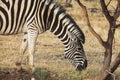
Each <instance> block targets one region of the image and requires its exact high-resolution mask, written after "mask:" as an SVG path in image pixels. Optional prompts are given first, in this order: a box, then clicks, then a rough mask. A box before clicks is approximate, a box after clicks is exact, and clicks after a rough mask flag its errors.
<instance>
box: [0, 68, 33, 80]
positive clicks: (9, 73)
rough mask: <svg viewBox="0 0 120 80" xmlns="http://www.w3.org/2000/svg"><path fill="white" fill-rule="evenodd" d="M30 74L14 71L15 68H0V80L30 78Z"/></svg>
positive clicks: (24, 79) (24, 71)
mask: <svg viewBox="0 0 120 80" xmlns="http://www.w3.org/2000/svg"><path fill="white" fill-rule="evenodd" d="M30 78H31V74H30V73H29V72H28V71H26V70H22V71H16V69H7V70H0V80H30Z"/></svg>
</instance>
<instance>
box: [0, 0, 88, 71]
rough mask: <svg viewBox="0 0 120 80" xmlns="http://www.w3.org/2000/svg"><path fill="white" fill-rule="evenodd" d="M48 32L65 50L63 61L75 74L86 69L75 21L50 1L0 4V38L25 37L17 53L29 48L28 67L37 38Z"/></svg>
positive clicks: (18, 0) (81, 37)
mask: <svg viewBox="0 0 120 80" xmlns="http://www.w3.org/2000/svg"><path fill="white" fill-rule="evenodd" d="M46 30H50V31H51V32H52V33H53V34H55V35H56V36H57V37H58V38H59V39H60V40H61V41H62V42H63V44H64V46H65V58H67V59H69V60H70V61H71V63H72V64H73V65H74V66H75V67H76V69H78V70H82V69H85V68H86V67H87V60H86V56H85V52H84V49H83V46H82V44H83V43H84V42H85V37H84V34H83V32H82V31H81V29H80V28H79V27H78V25H77V24H76V23H75V21H74V20H73V19H72V18H71V17H70V16H69V15H68V14H66V12H65V10H64V9H63V8H62V7H61V6H60V5H59V4H58V3H56V2H53V1H52V0H0V34H1V35H11V34H18V33H24V37H23V41H22V44H21V49H20V53H21V54H22V55H23V54H24V52H25V50H26V48H27V45H28V48H29V58H30V59H29V64H30V65H31V66H33V65H34V63H33V58H34V57H33V54H34V52H35V50H34V49H35V42H36V39H37V36H38V34H40V33H43V32H45V31H46Z"/></svg>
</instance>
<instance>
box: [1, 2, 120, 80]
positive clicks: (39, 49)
mask: <svg viewBox="0 0 120 80" xmlns="http://www.w3.org/2000/svg"><path fill="white" fill-rule="evenodd" d="M84 4H85V5H86V6H87V8H93V7H96V8H99V9H100V5H99V3H95V2H84ZM78 10H79V11H78ZM67 12H68V13H69V14H70V15H71V16H72V17H73V18H74V19H75V21H76V22H77V23H78V25H80V28H81V29H82V30H83V32H84V33H85V36H86V43H85V44H84V48H85V52H86V55H87V58H88V63H89V64H88V68H87V69H86V70H85V71H83V72H81V73H79V72H76V71H75V70H74V67H73V66H72V65H71V63H69V61H68V60H65V59H64V46H63V44H62V43H61V42H60V40H59V39H57V38H56V36H54V35H53V34H52V33H50V32H49V31H47V32H45V33H44V34H41V35H39V37H38V39H37V43H36V53H35V65H36V67H38V68H45V69H46V70H48V71H50V73H51V74H50V75H51V77H54V78H55V77H56V80H80V79H83V78H89V77H94V76H95V75H97V74H98V72H99V70H100V68H101V66H102V62H103V53H104V48H103V47H101V45H100V44H99V42H98V41H97V39H96V38H95V37H94V36H93V35H92V34H91V33H90V32H89V30H88V27H87V25H86V23H85V18H84V17H83V16H84V15H83V12H82V10H81V9H80V7H79V6H77V3H76V2H74V0H73V8H68V9H67ZM89 16H90V21H91V24H92V26H93V28H94V29H95V31H96V32H97V33H99V34H100V35H101V36H102V38H103V39H104V40H106V38H107V31H108V26H109V25H108V22H107V21H106V19H105V17H104V16H103V14H102V12H99V13H91V12H89ZM118 23H120V19H118ZM119 32H120V30H119V29H118V30H117V31H116V34H115V43H114V47H113V52H114V53H119V52H120V39H119V37H120V34H119ZM21 39H22V34H19V35H13V36H0V65H1V66H0V67H9V68H11V67H15V62H16V61H17V59H18V58H19V54H18V53H19V47H20V42H21ZM26 56H27V52H26ZM26 58H27V57H25V58H24V66H25V67H27V60H26ZM116 73H117V74H119V73H120V69H118V70H117V72H116Z"/></svg>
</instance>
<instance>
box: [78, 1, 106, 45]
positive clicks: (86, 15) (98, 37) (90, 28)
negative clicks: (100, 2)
mask: <svg viewBox="0 0 120 80" xmlns="http://www.w3.org/2000/svg"><path fill="white" fill-rule="evenodd" d="M76 1H77V3H78V4H79V6H80V7H81V8H82V9H83V11H84V14H85V17H86V19H87V25H88V27H89V30H90V32H91V33H92V34H93V35H94V36H95V37H96V38H97V39H98V41H99V42H100V44H101V45H102V46H103V47H105V46H106V44H105V42H104V41H103V39H102V38H101V37H100V35H99V34H97V33H96V32H95V30H94V29H93V28H92V26H91V23H90V20H89V17H88V13H87V9H86V6H84V5H83V4H82V3H81V2H80V0H76Z"/></svg>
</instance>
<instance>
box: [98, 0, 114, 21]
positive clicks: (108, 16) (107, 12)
mask: <svg viewBox="0 0 120 80" xmlns="http://www.w3.org/2000/svg"><path fill="white" fill-rule="evenodd" d="M100 3H101V7H102V10H103V13H104V14H105V17H106V19H107V20H108V21H109V23H111V22H112V21H113V17H112V16H110V14H109V11H108V9H107V6H106V4H105V1H104V0H100Z"/></svg>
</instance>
